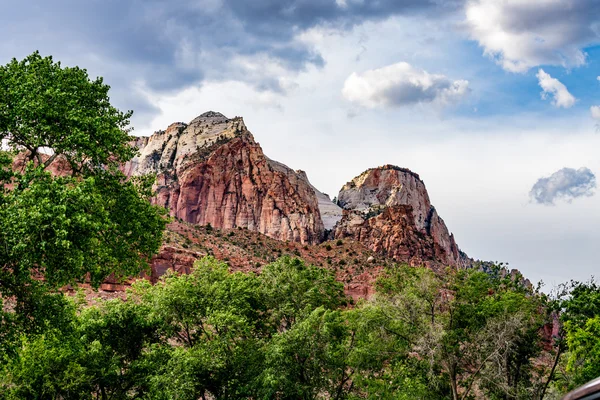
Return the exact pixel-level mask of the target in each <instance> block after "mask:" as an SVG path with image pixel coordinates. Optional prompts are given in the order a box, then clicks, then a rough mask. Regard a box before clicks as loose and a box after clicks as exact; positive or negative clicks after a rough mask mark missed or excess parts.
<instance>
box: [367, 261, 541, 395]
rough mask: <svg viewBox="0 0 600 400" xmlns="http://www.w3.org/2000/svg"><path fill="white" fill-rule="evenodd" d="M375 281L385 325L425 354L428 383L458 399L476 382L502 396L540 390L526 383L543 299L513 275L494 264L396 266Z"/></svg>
mask: <svg viewBox="0 0 600 400" xmlns="http://www.w3.org/2000/svg"><path fill="white" fill-rule="evenodd" d="M378 289H379V290H378V292H379V295H378V297H377V298H376V301H377V303H378V304H379V307H380V309H381V310H382V312H383V313H384V314H385V315H386V316H387V318H388V322H387V323H386V325H385V326H387V327H386V328H385V329H388V330H390V331H391V332H394V334H395V335H396V336H397V338H398V339H397V340H399V341H401V342H403V343H405V345H406V346H409V348H410V350H409V351H411V352H413V353H415V354H418V355H419V358H420V359H423V360H428V362H429V369H430V372H429V373H428V374H427V380H426V381H427V383H428V386H429V387H430V388H431V389H433V390H435V391H436V392H439V393H440V394H443V393H444V392H445V391H446V393H447V394H446V396H447V397H451V398H454V399H457V400H458V399H465V398H468V396H469V395H470V394H472V392H473V390H474V389H475V388H477V389H479V390H480V391H481V390H483V391H486V392H487V394H488V397H489V398H509V399H510V398H517V397H518V396H519V395H520V394H521V392H522V391H523V390H524V391H526V392H527V393H528V395H529V396H532V392H534V391H536V390H539V387H530V386H527V385H528V384H529V383H530V380H529V378H530V376H529V375H528V373H529V371H530V370H531V368H532V365H531V359H532V358H533V357H534V356H535V355H536V354H537V353H538V352H539V350H540V349H539V346H538V343H539V342H540V337H539V334H538V331H539V329H540V328H541V327H542V325H543V323H544V321H545V320H544V318H543V315H540V310H543V307H542V301H541V298H540V296H538V295H537V294H535V293H534V292H532V291H531V290H530V289H528V288H527V287H526V286H524V285H523V284H522V283H521V280H520V278H519V277H518V276H516V277H511V276H510V274H507V273H505V272H503V271H502V269H500V268H494V269H492V270H490V271H486V272H484V271H479V270H476V269H470V270H459V271H453V270H447V271H446V272H445V274H444V275H440V276H437V275H435V274H434V273H433V272H431V271H428V270H425V269H419V268H411V267H406V266H400V267H397V268H394V269H392V270H390V271H388V272H387V274H386V275H385V276H384V277H382V278H381V279H380V281H379V283H378ZM405 360H410V358H405ZM411 361H413V360H411ZM523 385H525V386H527V387H524V386H523ZM441 397H445V396H443V395H442V396H441Z"/></svg>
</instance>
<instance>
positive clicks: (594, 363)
mask: <svg viewBox="0 0 600 400" xmlns="http://www.w3.org/2000/svg"><path fill="white" fill-rule="evenodd" d="M556 308H557V310H558V311H559V313H560V322H561V324H562V326H561V329H560V332H559V338H560V339H562V342H561V343H560V346H559V350H560V351H558V352H557V357H556V360H555V367H556V369H557V370H559V371H560V374H557V376H555V377H553V379H554V380H555V385H556V386H557V387H558V388H560V389H561V390H562V391H567V390H572V389H574V388H576V387H577V386H580V385H583V384H584V383H586V382H588V381H590V380H592V379H595V378H597V377H598V376H600V367H599V365H600V347H599V346H598V343H600V285H598V283H597V282H596V281H594V279H591V280H590V281H588V282H577V281H571V282H569V283H567V284H563V285H561V286H560V288H559V292H558V296H557V299H556ZM563 353H564V357H562V358H561V355H563Z"/></svg>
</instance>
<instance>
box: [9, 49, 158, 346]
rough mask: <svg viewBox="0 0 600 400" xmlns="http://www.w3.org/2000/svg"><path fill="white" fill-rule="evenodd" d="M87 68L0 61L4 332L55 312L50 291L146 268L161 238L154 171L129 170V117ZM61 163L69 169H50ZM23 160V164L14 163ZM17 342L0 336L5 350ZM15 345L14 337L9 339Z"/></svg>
mask: <svg viewBox="0 0 600 400" xmlns="http://www.w3.org/2000/svg"><path fill="white" fill-rule="evenodd" d="M108 92H109V86H107V85H105V84H104V83H103V81H102V79H101V78H98V79H95V80H91V79H90V78H89V77H88V74H87V72H86V70H84V69H80V68H78V67H74V68H70V67H62V66H61V64H60V63H55V62H54V61H53V60H52V58H51V57H45V58H43V57H41V56H40V54H39V53H37V52H36V53H33V54H32V55H30V56H28V57H26V58H25V59H24V60H22V61H17V60H14V59H13V60H12V61H11V62H10V63H8V64H7V65H5V66H0V139H2V140H3V141H5V142H6V143H7V144H8V147H9V148H8V149H4V150H2V151H0V298H2V301H3V303H4V307H3V308H2V310H1V312H2V313H3V317H2V319H1V320H0V324H2V326H1V327H0V331H2V332H6V335H7V336H6V338H7V339H8V338H9V337H12V338H13V339H14V338H15V337H14V335H12V336H11V335H9V334H8V332H9V331H11V330H12V331H14V330H15V329H16V330H17V331H18V329H34V327H36V326H37V327H39V326H43V325H44V324H47V323H49V322H48V321H50V320H52V318H53V315H55V313H53V312H52V311H51V310H50V309H46V310H45V311H44V307H47V306H49V305H50V304H54V303H55V302H52V301H48V299H49V298H53V297H45V296H46V295H49V294H50V293H49V291H55V290H57V289H58V288H60V287H62V286H64V285H67V284H71V283H76V282H83V281H86V282H90V283H91V284H93V285H98V284H100V283H101V282H102V281H103V280H104V279H106V278H107V277H108V276H109V275H113V276H114V277H115V279H119V278H120V277H123V278H124V277H127V276H132V275H137V274H139V273H140V272H141V271H142V270H144V268H146V267H147V262H148V260H149V259H150V257H151V256H152V255H153V254H154V253H156V251H157V250H158V249H159V247H160V245H161V242H162V231H163V230H164V227H165V224H166V219H165V218H164V215H165V212H164V210H162V209H160V208H158V207H155V206H153V205H151V204H150V202H149V198H150V196H151V194H152V193H151V185H152V179H149V178H137V179H127V178H126V177H125V176H124V175H123V174H122V173H121V172H120V171H119V170H118V168H117V167H118V165H119V163H122V162H125V161H127V160H129V159H131V158H132V157H133V156H134V154H135V153H136V149H135V148H133V147H132V146H131V145H130V143H129V142H130V137H129V134H128V131H129V117H130V116H131V112H127V113H123V112H120V111H119V110H117V109H116V108H114V107H113V106H112V105H111V104H110V101H109V100H110V99H109V97H108ZM54 163H66V165H67V169H66V170H65V169H62V170H60V172H59V173H57V171H54V172H55V173H54V174H51V173H50V172H49V170H51V169H52V168H49V167H51V166H52V165H53V164H54ZM17 165H20V167H18V168H17ZM9 342H10V341H7V340H4V341H2V343H0V344H1V345H2V346H0V347H2V349H1V350H5V351H6V349H7V348H8V347H10V345H9ZM11 343H12V344H14V343H13V342H11Z"/></svg>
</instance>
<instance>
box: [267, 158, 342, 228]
mask: <svg viewBox="0 0 600 400" xmlns="http://www.w3.org/2000/svg"><path fill="white" fill-rule="evenodd" d="M269 162H270V163H271V166H272V167H273V168H275V169H277V170H279V171H281V172H283V173H286V174H290V175H296V176H298V178H300V179H302V180H303V181H304V182H305V183H306V184H307V185H308V186H310V187H311V188H312V189H313V191H314V192H315V195H316V196H317V201H318V203H319V213H320V214H321V219H322V220H323V225H324V227H325V229H326V230H328V231H331V230H332V229H333V227H334V226H335V224H336V223H337V222H338V221H339V220H341V219H342V212H343V209H342V208H341V207H340V206H338V205H337V204H335V203H334V202H333V201H331V198H330V197H329V196H328V195H327V194H325V193H322V192H320V191H319V189H317V188H316V187H314V186H313V185H312V184H311V183H310V181H309V180H308V176H307V175H306V172H304V171H302V170H300V169H299V170H297V171H294V170H292V169H291V168H289V167H288V166H286V165H284V164H282V163H280V162H277V161H273V160H269Z"/></svg>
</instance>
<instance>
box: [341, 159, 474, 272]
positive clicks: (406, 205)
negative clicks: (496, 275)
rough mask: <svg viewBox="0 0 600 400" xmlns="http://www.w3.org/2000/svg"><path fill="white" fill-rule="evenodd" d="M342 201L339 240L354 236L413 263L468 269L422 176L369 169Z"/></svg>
mask: <svg viewBox="0 0 600 400" xmlns="http://www.w3.org/2000/svg"><path fill="white" fill-rule="evenodd" d="M337 198H338V205H340V206H341V207H342V208H343V210H344V211H343V217H342V219H341V220H340V221H339V222H338V223H337V225H336V226H335V228H334V230H333V238H335V239H343V238H351V239H353V240H356V241H358V242H361V243H363V244H364V245H365V246H367V247H368V248H369V249H371V250H373V251H375V252H378V253H380V254H383V255H385V256H387V257H390V258H392V259H393V260H396V261H400V262H405V263H408V264H410V265H426V266H429V267H432V268H434V267H440V266H455V267H465V266H467V265H468V264H469V263H470V262H471V261H472V260H470V259H468V258H467V257H466V255H465V254H464V253H462V252H461V251H460V250H459V248H458V246H457V244H456V241H455V240H454V235H452V234H451V233H450V232H449V231H448V228H447V227H446V224H445V223H444V221H443V220H442V218H441V217H440V216H439V215H438V213H437V211H436V209H435V207H433V205H432V204H431V201H430V200H429V195H428V194H427V189H426V188H425V184H424V183H423V181H422V180H421V178H420V177H419V175H418V174H416V173H414V172H412V171H410V170H409V169H406V168H399V167H396V166H394V165H384V166H382V167H378V168H371V169H368V170H367V171H365V172H363V173H362V174H360V175H359V176H357V177H355V178H354V179H352V180H351V181H350V182H348V183H346V184H345V185H344V186H343V187H342V189H341V190H340V192H339V194H338V197H337Z"/></svg>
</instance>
